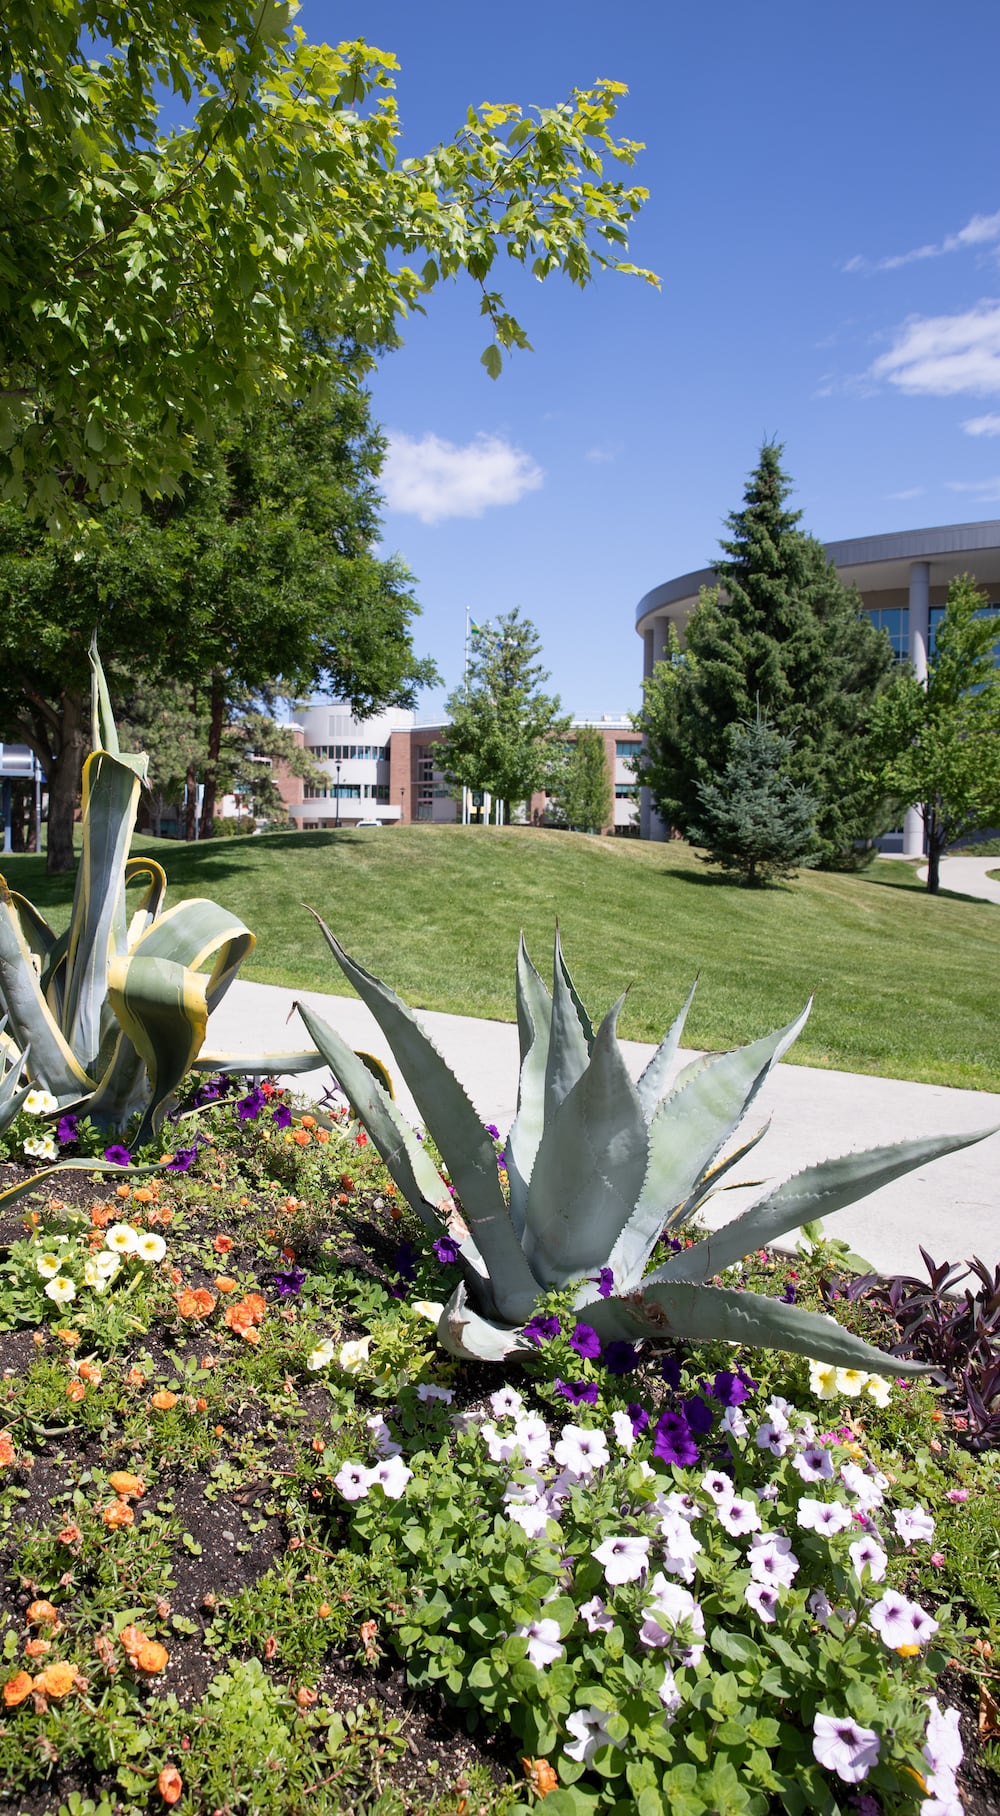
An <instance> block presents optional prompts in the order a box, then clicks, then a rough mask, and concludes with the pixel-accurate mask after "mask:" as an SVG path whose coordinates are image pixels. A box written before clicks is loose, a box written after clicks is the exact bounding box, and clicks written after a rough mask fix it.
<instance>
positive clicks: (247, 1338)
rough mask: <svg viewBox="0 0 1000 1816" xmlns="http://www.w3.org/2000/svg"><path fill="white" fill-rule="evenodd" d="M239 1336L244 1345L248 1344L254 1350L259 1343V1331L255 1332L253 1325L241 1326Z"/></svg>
mask: <svg viewBox="0 0 1000 1816" xmlns="http://www.w3.org/2000/svg"><path fill="white" fill-rule="evenodd" d="M240 1336H241V1337H242V1338H243V1341H244V1343H250V1344H252V1345H253V1347H254V1348H256V1347H257V1344H258V1343H259V1342H260V1331H259V1330H257V1328H256V1326H255V1325H253V1324H241V1325H240Z"/></svg>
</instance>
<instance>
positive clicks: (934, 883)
mask: <svg viewBox="0 0 1000 1816" xmlns="http://www.w3.org/2000/svg"><path fill="white" fill-rule="evenodd" d="M924 824H925V826H926V827H927V893H928V895H937V892H938V890H939V889H940V887H941V852H942V848H943V841H942V837H941V828H940V826H939V824H938V817H937V814H936V813H935V812H934V810H933V808H929V809H927V810H925V818H924Z"/></svg>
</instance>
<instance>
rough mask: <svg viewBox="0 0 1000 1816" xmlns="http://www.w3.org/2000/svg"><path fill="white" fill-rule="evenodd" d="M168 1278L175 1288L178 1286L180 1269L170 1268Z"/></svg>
mask: <svg viewBox="0 0 1000 1816" xmlns="http://www.w3.org/2000/svg"><path fill="white" fill-rule="evenodd" d="M170 1278H171V1280H172V1281H173V1283H174V1285H175V1286H180V1283H181V1270H180V1268H179V1267H172V1268H171V1269H170Z"/></svg>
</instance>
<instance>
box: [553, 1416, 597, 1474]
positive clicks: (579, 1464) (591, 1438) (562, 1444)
mask: <svg viewBox="0 0 1000 1816" xmlns="http://www.w3.org/2000/svg"><path fill="white" fill-rule="evenodd" d="M552 1454H553V1456H554V1457H555V1460H556V1462H557V1463H561V1464H562V1466H563V1468H564V1469H571V1470H572V1471H573V1474H574V1475H577V1476H589V1475H593V1473H594V1470H595V1469H603V1468H604V1465H605V1464H606V1463H609V1462H610V1461H611V1452H610V1451H609V1449H608V1440H607V1438H606V1437H605V1436H604V1433H603V1431H589V1430H586V1429H585V1428H584V1427H583V1426H582V1425H564V1426H563V1428H562V1437H561V1438H560V1440H559V1442H558V1444H556V1445H555V1447H554V1449H553V1452H552Z"/></svg>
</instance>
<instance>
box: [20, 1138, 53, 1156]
mask: <svg viewBox="0 0 1000 1816" xmlns="http://www.w3.org/2000/svg"><path fill="white" fill-rule="evenodd" d="M21 1147H22V1149H23V1151H24V1153H25V1154H27V1155H28V1156H29V1158H30V1159H32V1160H58V1158H59V1149H58V1148H57V1147H56V1144H55V1142H54V1141H53V1139H52V1137H51V1135H29V1136H28V1139H27V1141H23V1142H22V1143H21Z"/></svg>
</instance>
